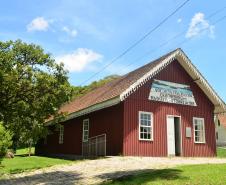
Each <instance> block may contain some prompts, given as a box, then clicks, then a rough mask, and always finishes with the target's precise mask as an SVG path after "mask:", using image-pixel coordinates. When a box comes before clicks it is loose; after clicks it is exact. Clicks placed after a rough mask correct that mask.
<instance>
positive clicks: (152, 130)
mask: <svg viewBox="0 0 226 185" xmlns="http://www.w3.org/2000/svg"><path fill="white" fill-rule="evenodd" d="M141 114H149V115H150V117H151V125H150V126H142V127H147V128H150V135H151V138H150V139H144V138H141V137H140V134H141V132H140V128H141ZM138 119H139V128H138V134H139V140H140V141H153V133H154V125H153V120H154V116H153V113H152V112H144V111H139V118H138Z"/></svg>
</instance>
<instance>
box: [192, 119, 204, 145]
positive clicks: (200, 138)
mask: <svg viewBox="0 0 226 185" xmlns="http://www.w3.org/2000/svg"><path fill="white" fill-rule="evenodd" d="M193 129H194V140H195V143H205V142H206V139H205V127H204V119H203V118H193Z"/></svg>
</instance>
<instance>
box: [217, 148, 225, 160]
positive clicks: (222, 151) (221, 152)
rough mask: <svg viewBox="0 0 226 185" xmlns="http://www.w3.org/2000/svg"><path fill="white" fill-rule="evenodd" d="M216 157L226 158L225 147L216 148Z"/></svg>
mask: <svg viewBox="0 0 226 185" xmlns="http://www.w3.org/2000/svg"><path fill="white" fill-rule="evenodd" d="M217 157H219V158H226V148H225V149H223V148H217Z"/></svg>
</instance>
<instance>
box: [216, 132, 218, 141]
mask: <svg viewBox="0 0 226 185" xmlns="http://www.w3.org/2000/svg"><path fill="white" fill-rule="evenodd" d="M216 139H217V140H218V132H216Z"/></svg>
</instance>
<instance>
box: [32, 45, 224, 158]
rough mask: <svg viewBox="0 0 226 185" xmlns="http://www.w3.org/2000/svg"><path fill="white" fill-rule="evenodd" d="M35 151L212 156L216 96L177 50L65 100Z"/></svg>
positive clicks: (219, 103) (219, 107)
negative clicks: (59, 117)
mask: <svg viewBox="0 0 226 185" xmlns="http://www.w3.org/2000/svg"><path fill="white" fill-rule="evenodd" d="M60 111H61V112H67V113H68V116H67V117H66V118H65V120H64V121H62V122H61V126H60V128H59V129H58V130H56V129H54V127H55V126H54V125H53V121H50V122H49V123H47V124H48V126H49V129H50V130H52V133H51V134H50V135H48V137H47V138H46V140H45V141H40V142H39V143H38V145H37V146H36V153H37V154H72V155H126V156H171V155H172V156H174V155H176V156H215V155H216V139H215V125H214V114H218V113H222V112H225V111H226V106H225V103H224V102H223V101H222V100H221V99H220V97H219V96H218V95H217V94H216V92H215V91H214V90H213V89H212V87H211V86H210V85H209V84H208V82H207V81H206V80H205V79H204V77H203V76H202V75H201V74H200V72H199V71H198V70H197V68H196V67H195V66H194V65H193V64H192V63H191V61H190V60H189V59H188V57H187V56H186V55H185V53H184V52H183V51H182V50H181V49H177V50H175V51H173V52H170V53H168V54H166V55H164V56H162V57H161V58H159V59H157V60H155V61H153V62H151V63H149V64H147V65H145V66H143V67H141V68H139V69H137V70H135V71H132V72H130V73H128V74H126V75H124V76H122V77H119V78H118V79H115V80H113V81H111V82H109V83H107V84H105V85H103V86H102V87H99V88H97V89H95V90H93V91H92V92H90V93H88V94H86V95H84V96H82V97H80V98H78V99H75V100H74V101H72V102H70V103H68V104H66V105H64V106H63V107H62V108H61V110H60Z"/></svg>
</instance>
